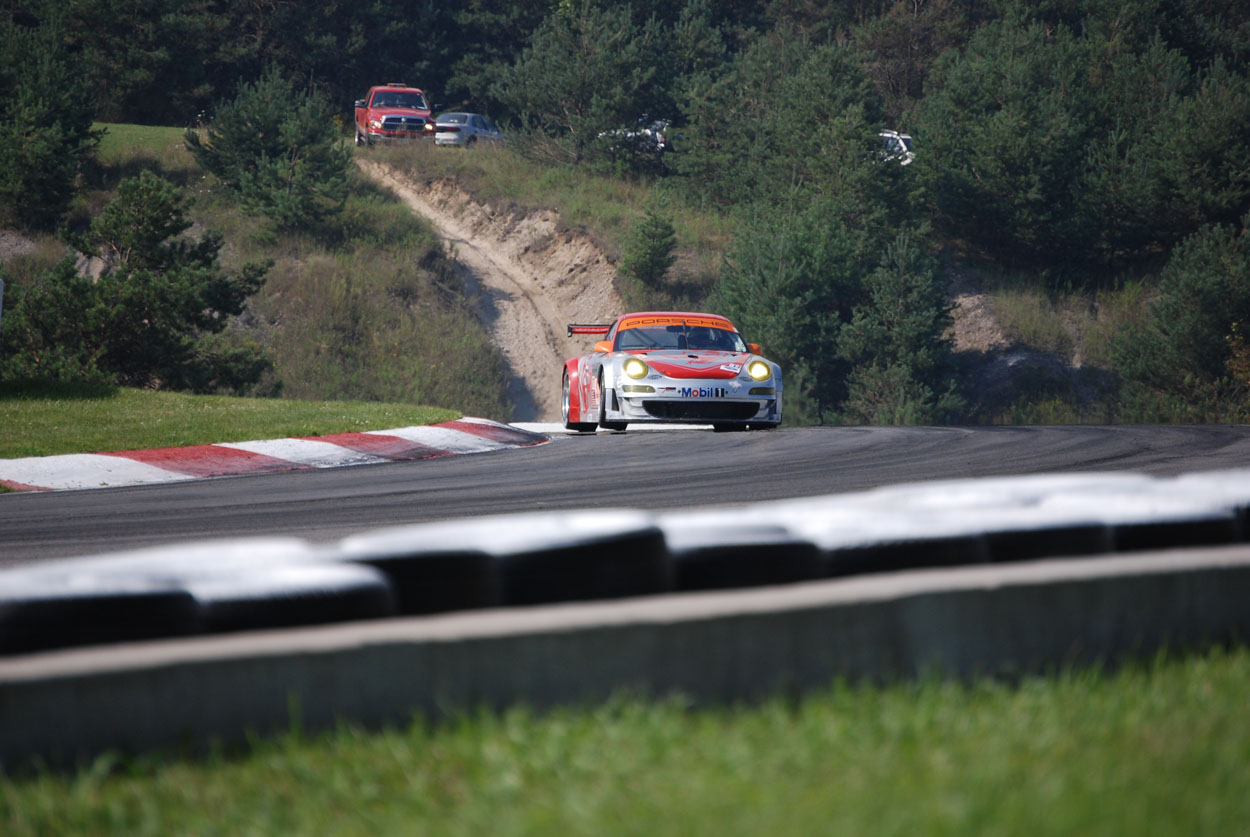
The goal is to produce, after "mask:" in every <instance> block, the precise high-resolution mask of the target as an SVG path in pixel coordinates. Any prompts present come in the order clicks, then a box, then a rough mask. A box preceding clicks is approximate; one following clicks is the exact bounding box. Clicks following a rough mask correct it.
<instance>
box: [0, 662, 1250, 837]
mask: <svg viewBox="0 0 1250 837" xmlns="http://www.w3.org/2000/svg"><path fill="white" fill-rule="evenodd" d="M1247 694H1250V653H1248V652H1247V651H1246V650H1245V649H1244V648H1242V649H1238V650H1234V651H1231V652H1225V651H1220V652H1213V653H1210V654H1206V655H1198V656H1192V657H1187V658H1178V659H1166V660H1165V659H1160V660H1156V661H1155V662H1153V663H1149V664H1142V665H1135V666H1130V667H1128V668H1125V669H1122V670H1119V671H1117V672H1115V673H1110V674H1108V673H1099V672H1093V671H1081V672H1076V673H1067V674H1061V675H1059V676H1056V677H1052V678H1036V679H1027V680H1024V681H1023V682H1021V683H1019V684H1017V685H1014V686H1013V685H1007V684H1004V683H1001V682H992V681H982V682H977V683H975V684H971V685H964V684H959V683H956V682H951V681H945V680H940V679H932V680H927V681H923V682H920V683H908V684H900V685H893V686H889V687H870V686H861V687H852V686H846V685H842V686H837V687H834V688H831V689H829V690H826V691H823V692H821V693H818V694H814V695H811V696H808V697H806V698H803V699H801V700H798V701H793V700H785V699H781V698H777V699H773V700H770V701H767V702H766V703H764V704H762V705H758V706H753V707H730V708H701V709H692V708H690V707H689V706H686V705H684V704H683V703H681V702H680V701H677V700H670V701H666V702H658V703H656V702H646V701H640V700H632V699H629V700H619V701H616V702H613V703H611V704H609V705H607V706H602V707H596V708H584V709H565V710H559V711H554V712H550V713H547V714H535V713H533V712H529V711H525V710H523V709H516V710H512V711H508V712H506V713H503V714H488V713H479V714H477V715H474V716H472V717H466V718H461V719H459V720H458V721H453V722H449V723H446V724H441V725H435V726H429V725H426V724H422V723H418V724H414V725H412V726H411V727H409V728H406V729H402V730H393V731H386V732H381V733H364V732H361V731H360V730H358V729H355V728H352V727H347V726H343V727H341V728H339V729H338V730H337V731H334V732H332V733H328V734H325V735H321V736H316V737H309V736H306V735H305V736H301V735H299V734H295V733H293V734H288V735H286V736H280V737H277V738H273V739H267V740H261V741H257V742H255V743H254V745H253V747H252V749H251V751H250V752H248V753H246V754H235V755H228V754H221V753H217V754H215V755H213V756H210V757H208V758H206V759H203V760H199V761H197V760H187V759H182V758H178V757H173V756H164V757H150V758H146V759H143V760H140V761H136V762H125V761H117V760H109V759H101V760H99V761H97V762H96V764H95V765H93V766H92V767H91V768H89V769H86V770H83V771H82V772H80V773H78V774H76V775H73V776H62V775H55V774H50V773H43V774H38V775H25V776H16V777H10V779H9V780H8V781H6V782H5V783H3V784H2V785H0V830H3V831H4V832H5V833H6V834H11V835H24V834H70V833H73V834H80V833H81V834H106V833H109V834H112V833H116V834H127V835H130V834H169V833H176V834H192V833H193V834H238V833H248V834H308V833H316V834H362V835H363V834H368V835H373V834H448V835H459V834H466V835H468V834H491V835H512V834H541V835H547V834H586V835H598V834H638V835H649V834H680V835H700V834H707V835H723V834H749V835H757V834H813V835H815V834H821V835H824V834H849V835H894V834H897V835H904V834H908V835H910V834H926V835H927V834H938V835H946V834H949V835H965V834H1028V835H1035V834H1063V835H1067V834H1133V835H1139V834H1147V835H1148V834H1178V835H1179V834H1185V835H1189V834H1236V833H1245V832H1246V828H1247V825H1246V824H1247V822H1250V794H1246V793H1245V789H1246V788H1247V787H1250V720H1247V715H1246V712H1245V702H1246V695H1247Z"/></svg>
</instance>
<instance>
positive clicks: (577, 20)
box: [493, 0, 662, 163]
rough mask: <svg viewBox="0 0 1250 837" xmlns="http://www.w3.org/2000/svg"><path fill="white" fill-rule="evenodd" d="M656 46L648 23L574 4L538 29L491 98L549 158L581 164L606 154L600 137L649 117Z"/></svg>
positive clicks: (586, 2) (579, 1)
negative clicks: (540, 140)
mask: <svg viewBox="0 0 1250 837" xmlns="http://www.w3.org/2000/svg"><path fill="white" fill-rule="evenodd" d="M661 46H662V34H661V29H660V26H659V24H658V23H656V22H655V21H654V20H652V21H648V22H647V23H646V24H645V25H643V26H636V25H635V24H634V23H633V22H632V20H631V19H630V10H629V8H628V7H616V6H612V5H601V4H599V3H595V2H593V0H576V2H572V3H569V4H567V5H561V6H560V7H559V8H557V9H556V11H554V12H553V13H552V14H551V15H550V16H549V17H548V18H547V19H546V20H545V21H544V22H543V24H542V26H540V27H539V28H538V30H537V31H536V32H535V33H534V36H533V39H532V40H531V41H530V45H529V46H528V47H527V48H526V49H525V50H524V51H523V52H522V53H521V56H520V58H518V59H517V61H516V63H515V64H513V65H512V66H511V67H510V68H508V69H507V70H506V71H505V72H503V73H502V74H501V78H500V80H499V83H498V84H497V85H496V86H495V88H494V90H493V92H494V95H495V96H496V97H497V98H498V99H499V100H501V101H502V102H503V103H504V104H505V105H507V106H508V107H509V108H511V109H512V110H513V112H515V113H517V114H519V115H520V117H521V121H522V123H523V124H524V126H525V127H526V128H527V129H529V130H531V131H533V132H535V133H536V134H538V135H539V136H542V137H545V138H547V139H548V140H549V141H550V144H549V145H548V146H547V147H548V149H552V150H554V154H552V156H554V157H555V159H557V160H560V161H562V162H573V163H580V162H582V161H583V160H585V159H587V158H588V156H593V155H594V153H595V151H596V150H598V151H600V152H604V153H606V151H607V150H608V148H610V147H611V145H612V142H611V140H610V138H609V139H607V140H605V141H600V140H601V136H600V135H601V134H605V133H607V132H610V131H614V130H621V129H633V128H635V127H636V125H637V121H638V119H639V118H640V117H641V116H643V114H646V113H648V112H649V107H650V106H649V104H648V102H650V101H651V100H652V98H653V97H652V95H651V83H652V80H653V79H654V78H655V76H656V70H657V67H658V62H659V61H660V60H661V55H660V52H659V50H660V47H661Z"/></svg>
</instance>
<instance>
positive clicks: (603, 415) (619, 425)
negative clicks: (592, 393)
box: [599, 375, 629, 430]
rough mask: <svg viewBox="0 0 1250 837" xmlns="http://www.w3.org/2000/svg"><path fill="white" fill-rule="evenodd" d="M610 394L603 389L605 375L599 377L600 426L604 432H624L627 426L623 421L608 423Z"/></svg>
mask: <svg viewBox="0 0 1250 837" xmlns="http://www.w3.org/2000/svg"><path fill="white" fill-rule="evenodd" d="M607 412H608V393H607V391H606V390H605V389H604V388H603V375H600V376H599V426H600V427H602V428H603V429H604V430H624V429H625V428H626V427H628V426H629V425H627V424H626V423H625V422H623V421H608V420H607Z"/></svg>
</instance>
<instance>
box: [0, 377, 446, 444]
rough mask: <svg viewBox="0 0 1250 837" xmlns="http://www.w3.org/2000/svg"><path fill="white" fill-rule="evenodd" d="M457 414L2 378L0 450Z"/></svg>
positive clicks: (202, 437) (339, 427) (309, 431)
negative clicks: (18, 380) (11, 380)
mask: <svg viewBox="0 0 1250 837" xmlns="http://www.w3.org/2000/svg"><path fill="white" fill-rule="evenodd" d="M459 416H460V414H459V413H458V412H456V411H454V410H444V409H440V408H434V407H417V406H410V405H407V404H381V403H375V402H351V401H295V400H291V399H277V398H232V397H226V396H215V395H187V394H185V393H177V392H151V391H148V390H137V389H124V388H111V387H88V386H80V385H54V384H37V385H32V384H14V383H0V427H3V428H4V433H2V434H0V458H3V459H11V458H14V457H19V456H49V455H53V454H62V453H87V452H93V451H115V450H135V449H140V448H165V447H178V446H181V445H198V444H211V443H213V442H243V441H250V440H253V439H278V438H285V437H287V436H318V435H324V434H327V433H344V432H348V431H362V430H387V429H391V428H395V427H407V426H409V425H422V424H434V423H437V422H440V421H449V420H451V419H455V418H458V417H459Z"/></svg>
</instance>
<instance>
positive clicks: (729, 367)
mask: <svg viewBox="0 0 1250 837" xmlns="http://www.w3.org/2000/svg"><path fill="white" fill-rule="evenodd" d="M720 368H721V369H724V370H725V371H726V372H732V373H734V374H735V375H737V374H738V373H739V372H741V371H742V364H741V363H722V364H721V365H720Z"/></svg>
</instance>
